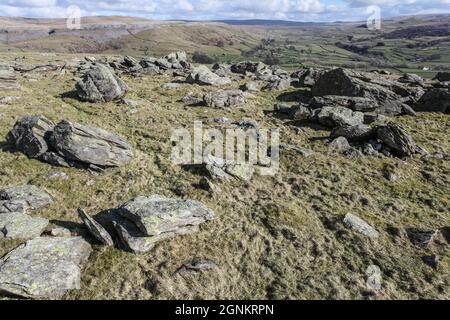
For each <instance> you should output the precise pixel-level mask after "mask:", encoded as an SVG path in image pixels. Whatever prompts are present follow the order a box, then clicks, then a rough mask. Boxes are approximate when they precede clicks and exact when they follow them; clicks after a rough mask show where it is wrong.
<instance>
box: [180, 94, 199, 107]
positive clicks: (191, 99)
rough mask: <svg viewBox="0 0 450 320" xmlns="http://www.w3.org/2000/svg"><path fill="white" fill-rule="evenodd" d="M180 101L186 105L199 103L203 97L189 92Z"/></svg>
mask: <svg viewBox="0 0 450 320" xmlns="http://www.w3.org/2000/svg"><path fill="white" fill-rule="evenodd" d="M181 101H182V102H183V103H184V104H186V105H190V106H191V105H199V104H201V103H203V99H201V98H199V97H197V96H195V95H194V94H193V93H189V94H188V95H186V96H184V97H183V99H181Z"/></svg>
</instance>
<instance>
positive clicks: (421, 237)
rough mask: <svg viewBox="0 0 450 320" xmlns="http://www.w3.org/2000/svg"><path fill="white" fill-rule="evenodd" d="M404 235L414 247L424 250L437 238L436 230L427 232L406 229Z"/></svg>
mask: <svg viewBox="0 0 450 320" xmlns="http://www.w3.org/2000/svg"><path fill="white" fill-rule="evenodd" d="M406 234H407V236H408V238H409V240H410V241H411V242H412V243H413V244H414V245H416V246H418V247H421V248H426V247H428V245H429V244H430V242H432V241H433V239H434V238H435V237H436V236H437V234H438V231H437V230H427V229H419V228H408V229H406Z"/></svg>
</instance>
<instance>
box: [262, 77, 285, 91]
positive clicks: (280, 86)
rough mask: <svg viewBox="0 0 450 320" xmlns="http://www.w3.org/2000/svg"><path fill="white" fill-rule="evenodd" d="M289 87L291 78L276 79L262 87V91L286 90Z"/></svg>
mask: <svg viewBox="0 0 450 320" xmlns="http://www.w3.org/2000/svg"><path fill="white" fill-rule="evenodd" d="M290 87H291V79H277V80H275V81H271V82H269V83H268V84H267V85H266V86H264V87H263V90H264V91H274V90H287V89H289V88H290Z"/></svg>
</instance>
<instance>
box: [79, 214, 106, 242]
mask: <svg viewBox="0 0 450 320" xmlns="http://www.w3.org/2000/svg"><path fill="white" fill-rule="evenodd" d="M78 215H79V216H80V218H81V220H83V223H84V225H85V226H86V228H87V229H88V230H89V232H90V233H91V234H92V235H93V236H94V237H95V238H96V239H97V240H98V241H100V242H101V243H102V244H103V245H105V246H113V245H114V241H113V239H112V238H111V235H110V234H109V233H108V231H106V229H105V228H103V226H102V225H101V224H100V223H98V222H97V221H95V220H94V219H93V218H92V217H91V216H90V215H89V214H87V213H86V211H84V210H83V209H81V208H78Z"/></svg>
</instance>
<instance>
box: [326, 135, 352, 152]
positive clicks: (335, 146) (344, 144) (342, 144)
mask: <svg viewBox="0 0 450 320" xmlns="http://www.w3.org/2000/svg"><path fill="white" fill-rule="evenodd" d="M329 148H330V149H332V150H348V149H350V148H351V146H350V144H349V143H348V141H347V139H346V138H345V137H337V138H335V139H334V140H333V141H331V142H330V144H329Z"/></svg>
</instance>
